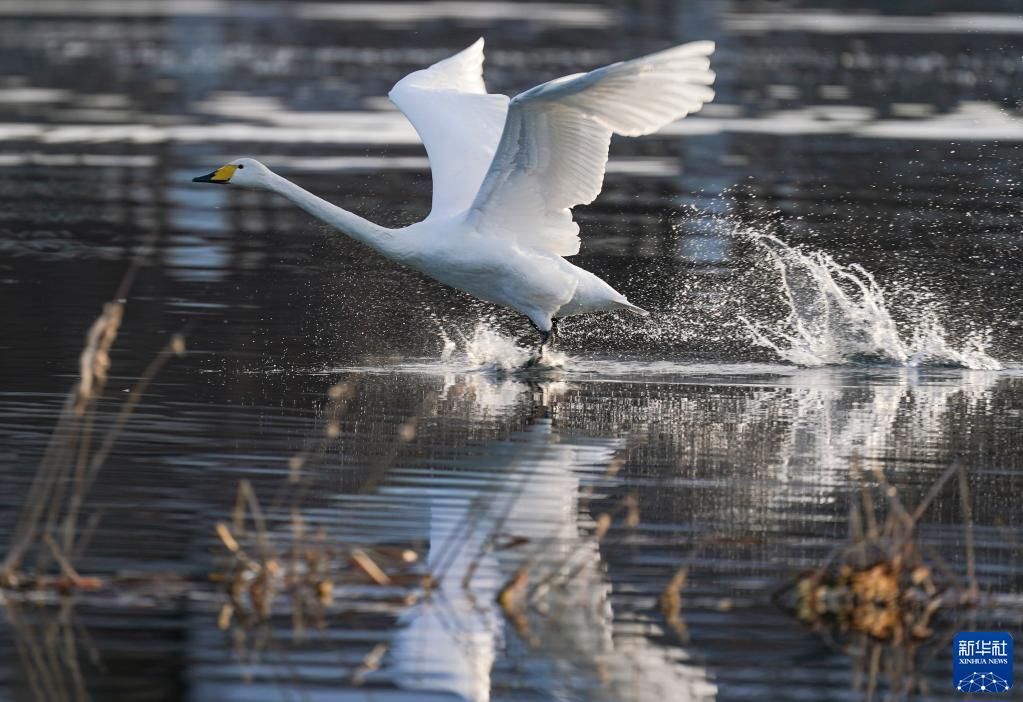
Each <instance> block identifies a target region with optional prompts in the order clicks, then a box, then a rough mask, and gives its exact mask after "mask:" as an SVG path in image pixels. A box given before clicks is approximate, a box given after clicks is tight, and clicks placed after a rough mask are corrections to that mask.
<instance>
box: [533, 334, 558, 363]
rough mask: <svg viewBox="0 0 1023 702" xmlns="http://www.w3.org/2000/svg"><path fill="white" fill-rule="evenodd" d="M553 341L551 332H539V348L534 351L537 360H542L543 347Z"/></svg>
mask: <svg viewBox="0 0 1023 702" xmlns="http://www.w3.org/2000/svg"><path fill="white" fill-rule="evenodd" d="M553 339H554V333H553V330H552V331H546V332H545V331H541V332H540V346H539V347H538V348H537V349H536V358H537V360H540V359H541V358H543V347H544V346H546V345H547V344H548V343H551V342H552V341H553Z"/></svg>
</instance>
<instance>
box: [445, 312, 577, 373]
mask: <svg viewBox="0 0 1023 702" xmlns="http://www.w3.org/2000/svg"><path fill="white" fill-rule="evenodd" d="M438 328H439V329H440V335H441V340H442V342H443V344H444V346H443V349H442V351H441V360H443V361H448V362H452V363H459V364H461V363H464V364H465V365H467V366H468V367H469V368H470V369H472V370H478V371H485V372H511V371H522V370H530V371H536V370H541V371H542V370H553V369H557V368H563V367H564V366H565V363H566V361H567V360H568V357H567V356H566V355H565V354H564V353H562V352H560V351H557V350H555V349H551V348H547V349H544V354H543V358H542V359H537V358H536V349H535V348H534V347H525V346H520V345H519V343H518V341H517V340H516V339H515V338H514V337H512V336H510V335H508V334H506V333H504V332H502V331H501V330H500V329H499V328H498V326H497V323H496V322H495V320H492V319H484V320H481V321H479V322H477V323H476V324H475V326H474V327H473V328H472V330H471V331H470V332H469V333H468V334H465V333H462V331H461V330H458V329H455V330H454V332H453V333H449V332H448V331H447V330H445V329H444V328H443V327H442V326H440V325H438ZM453 337H454V338H453ZM456 339H457V340H456Z"/></svg>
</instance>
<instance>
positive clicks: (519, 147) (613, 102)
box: [469, 41, 714, 256]
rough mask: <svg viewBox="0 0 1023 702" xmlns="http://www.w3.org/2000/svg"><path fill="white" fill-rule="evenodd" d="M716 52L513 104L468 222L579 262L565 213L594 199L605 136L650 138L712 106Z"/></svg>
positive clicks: (606, 75) (618, 69) (611, 71)
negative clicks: (712, 65)
mask: <svg viewBox="0 0 1023 702" xmlns="http://www.w3.org/2000/svg"><path fill="white" fill-rule="evenodd" d="M713 51H714V44H713V42H709V41H699V42H693V43H690V44H684V45H682V46H677V47H675V48H672V49H668V50H666V51H661V52H659V53H656V54H651V55H649V56H644V57H642V58H638V59H635V60H632V61H624V62H619V63H614V64H611V65H610V66H604V67H603V68H598V69H596V70H594V71H590V72H589V73H584V74H577V75H573V76H566V77H564V78H558V79H557V80H553V81H550V82H548V83H544V84H542V85H539V86H537V87H535V88H532V89H531V90H527V91H526V92H524V93H521V94H520V95H518V96H516V97H515V98H514V99H513V100H512V101H511V104H510V105H509V107H508V114H507V117H506V119H505V123H504V130H503V132H502V134H501V138H500V142H499V143H498V146H497V151H496V153H495V154H494V157H493V161H492V163H491V164H490V168H489V169H488V171H487V173H486V176H485V177H484V178H483V182H482V184H481V186H480V189H479V192H478V193H477V195H476V197H475V199H474V200H473V202H472V207H471V210H470V212H469V217H470V221H471V222H472V223H473V224H474V225H475V227H476V229H477V230H478V231H480V232H481V233H484V234H493V235H496V236H513V237H515V238H516V239H517V240H518V241H519V242H520V243H522V244H524V245H526V246H531V247H534V248H539V249H543V250H546V251H550V252H552V253H556V254H559V255H561V256H571V255H573V254H575V253H578V252H579V227H578V225H577V224H575V222H573V221H572V212H571V208H572V207H575V206H576V205H583V204H588V203H590V202H592V201H593V200H594V198H596V197H597V195H598V194H599V193H600V189H601V187H602V185H603V182H604V169H605V167H606V165H607V157H608V147H609V145H610V143H611V135H612V134H621V135H623V136H640V135H643V134H650V133H651V132H655V131H657V130H658V129H660V128H661V127H663V126H665V125H666V124H668V123H670V122H673V121H675V120H677V119H679V118H681V117H684V116H686V115H687V114H690V113H692V112H696V111H697V110H699V109H700V108H701V107H702V106H703V105H704V103H706V102H709V101H710V100H711V99H713V97H714V91H713V90H712V89H711V88H710V86H711V85H712V84H713V82H714V74H713V73H712V72H711V70H710V58H709V57H710V54H711V53H713Z"/></svg>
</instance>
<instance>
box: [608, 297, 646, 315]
mask: <svg viewBox="0 0 1023 702" xmlns="http://www.w3.org/2000/svg"><path fill="white" fill-rule="evenodd" d="M611 304H612V305H614V306H615V307H618V308H620V309H623V310H628V311H629V312H632V313H633V314H638V315H639V316H640V317H649V316H650V313H649V312H647V311H646V310H645V309H643V308H642V307H636V306H635V305H634V304H632V303H631V302H628V301H627V300H622V301H621V302H618V301H615V302H612V303H611Z"/></svg>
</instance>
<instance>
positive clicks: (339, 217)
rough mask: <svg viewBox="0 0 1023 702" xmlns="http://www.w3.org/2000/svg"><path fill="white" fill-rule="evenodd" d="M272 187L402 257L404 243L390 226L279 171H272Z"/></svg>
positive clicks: (350, 232) (337, 225)
mask: <svg viewBox="0 0 1023 702" xmlns="http://www.w3.org/2000/svg"><path fill="white" fill-rule="evenodd" d="M270 189H271V190H272V191H274V192H275V193H278V194H280V195H283V196H284V197H286V198H288V199H289V200H291V201H292V202H293V203H295V204H296V205H298V206H299V207H301V208H302V209H303V210H305V211H306V212H308V213H309V214H311V215H312V216H313V217H316V218H317V219H320V220H323V221H324V222H326V223H327V224H329V225H330V226H332V227H334V228H335V229H337V230H339V231H341V232H342V233H344V234H347V235H348V236H350V237H351V238H353V239H355V240H356V241H358V242H361V243H363V244H366V245H367V246H369V247H371V248H374V249H376V250H377V251H380V252H381V253H383V254H384V255H386V256H390V257H392V258H400V253H401V251H400V248H401V247H400V246H398V242H397V241H395V236H394V233H393V232H392V231H391V230H390V229H388V228H386V227H381V226H379V225H377V224H373V223H372V222H370V221H369V220H366V219H363V218H362V217H360V216H359V215H357V214H354V213H352V212H349V211H348V210H344V209H342V208H340V207H338V206H337V205H334V204H331V203H329V202H327V201H326V200H324V199H323V198H321V197H317V196H316V195H313V194H312V193H311V192H309V191H308V190H305V189H304V188H300V187H299V186H297V185H295V184H294V183H292V182H291V181H290V180H288V179H287V178H283V177H281V176H279V175H277V174H276V173H271V175H270Z"/></svg>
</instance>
